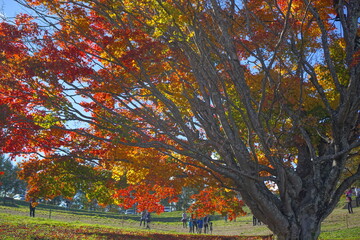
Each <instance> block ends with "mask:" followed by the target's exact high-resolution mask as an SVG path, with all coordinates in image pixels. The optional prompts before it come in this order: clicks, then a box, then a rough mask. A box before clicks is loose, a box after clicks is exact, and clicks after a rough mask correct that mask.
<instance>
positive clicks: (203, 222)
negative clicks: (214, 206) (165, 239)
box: [181, 212, 213, 234]
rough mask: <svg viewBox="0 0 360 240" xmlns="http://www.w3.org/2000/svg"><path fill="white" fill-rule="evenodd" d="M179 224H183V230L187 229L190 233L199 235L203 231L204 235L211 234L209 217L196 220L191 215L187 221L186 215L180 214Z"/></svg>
mask: <svg viewBox="0 0 360 240" xmlns="http://www.w3.org/2000/svg"><path fill="white" fill-rule="evenodd" d="M181 222H182V223H183V228H187V227H189V232H190V233H199V234H201V233H202V231H203V229H204V233H212V230H213V227H212V222H211V219H210V216H209V215H207V216H205V217H203V218H196V217H195V215H194V214H191V217H190V218H189V219H188V217H187V215H186V213H185V212H184V213H183V214H182V218H181Z"/></svg>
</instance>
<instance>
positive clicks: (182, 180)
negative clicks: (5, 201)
mask: <svg viewBox="0 0 360 240" xmlns="http://www.w3.org/2000/svg"><path fill="white" fill-rule="evenodd" d="M17 1H19V2H21V3H22V4H24V5H25V6H27V7H28V8H30V9H33V10H34V16H29V15H25V14H21V15H19V16H17V18H16V19H15V20H14V21H13V22H11V21H7V22H2V23H1V24H0V42H1V44H0V48H1V49H0V50H1V51H0V54H1V55H0V57H1V60H2V62H1V65H0V72H1V76H2V84H1V86H0V95H1V97H0V101H1V102H0V107H1V108H2V111H1V115H0V125H1V126H2V131H1V132H0V138H1V144H2V145H1V148H2V151H3V152H11V153H13V155H14V156H15V155H19V154H26V156H27V161H24V162H23V164H22V169H23V170H22V172H21V177H22V178H24V179H26V180H27V182H28V183H29V186H30V189H29V196H38V197H40V196H46V197H50V198H51V197H54V196H56V195H59V194H61V195H63V196H65V197H72V196H73V195H74V194H75V192H76V190H78V189H81V190H82V191H84V192H86V193H87V194H88V195H89V197H92V198H96V199H98V201H100V202H102V203H104V204H107V203H112V202H114V201H115V202H116V203H118V204H120V205H122V206H125V207H129V206H132V205H133V204H134V203H138V204H139V205H138V206H139V209H140V210H142V209H149V210H151V211H161V207H162V206H160V205H159V202H160V200H162V199H167V200H168V201H170V202H171V201H176V196H177V195H178V194H179V192H180V191H181V188H182V187H184V186H189V187H192V186H200V188H201V189H204V191H203V192H202V193H200V194H199V195H198V197H199V198H200V199H204V201H202V203H203V204H202V205H201V204H200V205H201V206H202V207H201V208H203V209H208V210H209V209H211V211H220V212H221V211H222V210H223V209H224V208H225V206H226V207H229V206H230V209H235V208H240V207H241V205H242V204H243V203H242V201H238V198H237V197H236V196H237V193H240V194H241V197H242V199H243V200H244V202H245V203H246V204H247V205H248V206H249V207H250V209H251V211H252V212H253V213H254V215H255V216H256V217H257V218H258V219H260V220H261V221H262V222H264V223H265V224H267V225H268V227H269V228H270V229H271V230H272V231H273V232H274V233H275V234H277V235H278V236H279V239H299V238H300V239H316V238H317V237H318V235H319V233H320V226H321V222H322V220H323V219H324V218H325V217H326V216H328V215H329V214H330V213H331V211H332V210H333V209H334V207H335V206H336V204H337V202H338V200H339V199H340V197H341V195H342V193H343V192H344V191H345V189H346V188H349V187H350V186H351V184H353V183H354V182H355V181H356V180H358V179H359V178H360V168H359V158H358V157H357V156H358V154H359V145H360V140H359V104H360V79H359V78H360V72H359V71H360V64H359V61H360V52H359V49H360V45H359V39H360V35H359V34H360V33H359V27H358V24H359V17H360V2H359V1H358V0H348V1H334V2H333V1H331V0H314V1H308V0H271V1H257V0H254V1H247V0H241V1H235V0H220V1H219V0H200V1H199V0H197V1H192V0H167V1H160V0H140V1H136V2H134V1H127V0H116V1H114V0H67V1H63V0H62V1H59V0H17ZM349 167H351V168H352V171H351V174H349V172H348V171H346V169H347V168H349ZM231 191H232V192H231ZM208 194H210V195H208ZM209 196H212V197H214V198H216V199H218V200H219V201H218V203H219V204H214V203H210V202H209V201H208V200H209ZM225 198H226V199H227V200H228V199H231V198H232V199H235V200H236V199H237V201H231V203H230V202H227V201H225V200H224V201H221V199H225ZM206 201H207V202H206ZM222 202H223V203H224V204H220V203H222ZM234 202H236V206H235V205H232V206H231V204H233V203H234ZM200 205H199V206H200ZM216 208H217V209H216ZM204 211H205V212H206V210H204ZM209 211H210V210H209ZM205 212H203V213H205ZM239 213H241V211H240V210H239V211H237V213H234V216H235V215H236V214H239Z"/></svg>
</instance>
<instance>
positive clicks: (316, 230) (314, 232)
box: [275, 214, 320, 240]
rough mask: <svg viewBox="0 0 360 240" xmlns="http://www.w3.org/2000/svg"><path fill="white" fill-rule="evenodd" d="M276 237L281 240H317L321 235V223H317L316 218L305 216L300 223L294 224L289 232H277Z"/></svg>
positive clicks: (309, 215)
mask: <svg viewBox="0 0 360 240" xmlns="http://www.w3.org/2000/svg"><path fill="white" fill-rule="evenodd" d="M275 235H276V236H277V239H279V240H293V239H303V240H315V239H318V237H319V235H320V223H319V222H318V221H316V216H311V214H308V215H306V214H304V216H302V217H301V220H298V222H295V221H294V222H292V225H290V228H289V229H288V232H284V233H276V232H275Z"/></svg>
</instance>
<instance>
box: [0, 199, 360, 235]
mask: <svg viewBox="0 0 360 240" xmlns="http://www.w3.org/2000/svg"><path fill="white" fill-rule="evenodd" d="M343 206H344V204H342V203H340V204H339V207H338V208H336V209H335V210H334V212H333V213H332V214H331V215H330V216H329V217H328V218H327V219H325V221H324V222H323V224H322V228H321V230H322V231H321V235H320V239H342V240H345V239H352V240H354V239H359V240H360V208H354V213H353V214H348V213H347V210H346V209H344V208H343ZM180 219H181V212H177V211H175V212H167V213H162V214H160V215H157V214H153V215H152V223H151V229H150V230H147V229H144V228H143V227H140V226H139V216H138V215H124V214H119V213H111V212H96V211H85V210H75V209H71V210H67V209H64V208H60V207H55V206H51V205H45V204H40V205H39V206H38V207H37V209H36V217H35V218H30V217H29V209H28V203H26V202H25V201H15V203H14V204H5V205H3V204H0V239H6V240H8V239H33V240H35V239H36V240H50V239H51V240H52V239H67V240H69V239H137V240H143V239H144V240H145V239H154V240H157V239H160V240H161V239H164V240H165V239H166V240H171V239H189V240H190V239H194V240H195V239H199V240H200V239H204V240H205V239H216V240H225V239H226V240H240V239H248V240H250V239H269V238H266V237H265V236H271V235H272V233H271V231H270V230H269V229H267V227H266V226H264V225H259V226H253V224H252V215H251V214H248V215H246V216H243V217H239V218H238V219H237V220H236V221H231V222H230V221H227V222H225V220H224V219H223V218H221V217H220V216H213V226H214V230H213V233H212V234H211V235H210V234H207V235H205V234H201V235H199V234H188V229H186V228H183V227H182V223H181V222H180Z"/></svg>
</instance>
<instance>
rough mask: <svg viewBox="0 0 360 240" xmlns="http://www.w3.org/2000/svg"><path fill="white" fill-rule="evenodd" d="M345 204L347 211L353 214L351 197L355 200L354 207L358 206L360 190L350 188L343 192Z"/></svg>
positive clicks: (359, 204) (359, 203)
mask: <svg viewBox="0 0 360 240" xmlns="http://www.w3.org/2000/svg"><path fill="white" fill-rule="evenodd" d="M345 197H346V202H347V209H348V211H349V213H354V211H353V203H352V202H353V197H354V198H355V204H356V207H359V206H360V188H359V187H356V188H355V187H352V188H350V189H348V190H347V191H346V192H345Z"/></svg>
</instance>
